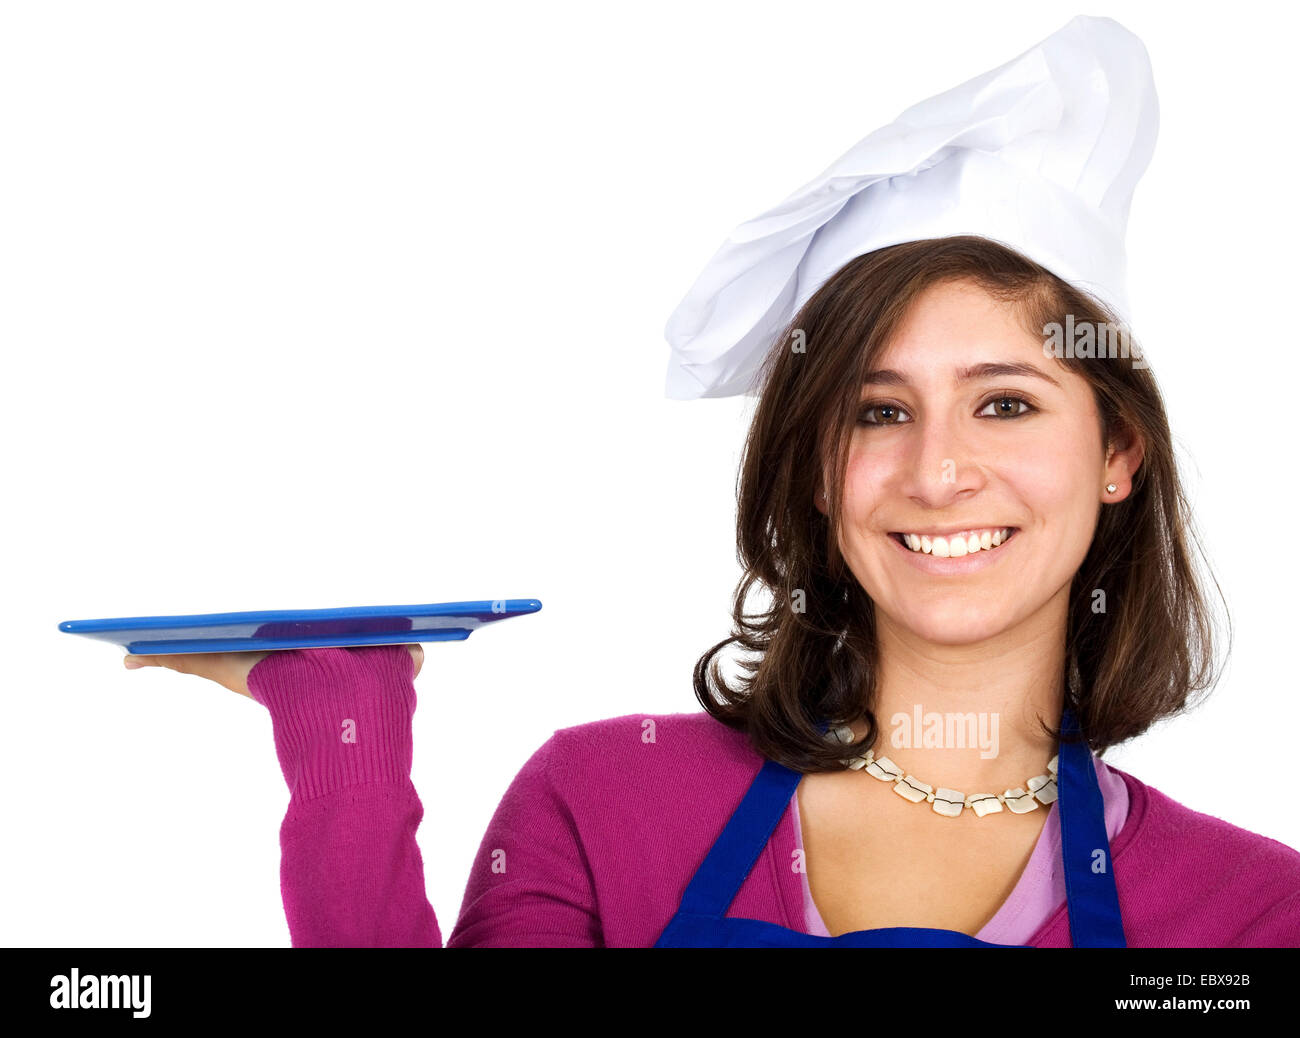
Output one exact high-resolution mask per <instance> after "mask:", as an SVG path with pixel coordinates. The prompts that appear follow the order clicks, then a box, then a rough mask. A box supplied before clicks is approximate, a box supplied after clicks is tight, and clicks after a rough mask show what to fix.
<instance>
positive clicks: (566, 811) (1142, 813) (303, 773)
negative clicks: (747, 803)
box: [248, 646, 1300, 948]
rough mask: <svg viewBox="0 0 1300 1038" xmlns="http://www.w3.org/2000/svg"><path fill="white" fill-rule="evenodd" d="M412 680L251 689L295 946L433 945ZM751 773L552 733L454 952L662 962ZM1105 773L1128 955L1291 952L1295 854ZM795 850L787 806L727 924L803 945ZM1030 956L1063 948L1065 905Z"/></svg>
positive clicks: (509, 816) (312, 678) (476, 871)
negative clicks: (658, 949) (1120, 790)
mask: <svg viewBox="0 0 1300 1038" xmlns="http://www.w3.org/2000/svg"><path fill="white" fill-rule="evenodd" d="M413 671H414V664H413V663H412V661H411V657H410V654H409V653H408V652H407V650H406V649H405V648H402V647H400V646H371V647H366V648H350V649H311V650H287V651H280V652H273V653H271V654H270V655H269V656H267V657H266V658H265V659H263V660H262V661H260V662H259V663H258V664H257V666H255V667H254V668H253V670H252V672H251V673H250V674H249V678H248V685H249V690H250V692H252V694H253V697H254V698H255V699H256V700H257V701H258V702H260V703H262V704H263V705H265V706H266V707H267V709H268V710H269V712H270V715H271V722H272V729H273V732H274V736H275V746H276V753H277V755H278V757H279V760H280V767H281V770H282V771H283V773H284V777H285V781H286V782H287V783H288V786H289V790H290V798H289V807H288V811H287V813H286V814H285V818H284V822H283V824H282V825H281V827H280V847H281V852H282V857H281V865H280V889H281V893H282V895H283V897H284V907H285V915H286V917H287V919H288V923H289V933H290V936H291V939H292V943H293V945H294V946H295V947H440V946H441V945H442V943H443V941H442V933H441V930H440V928H439V926H438V921H437V918H436V917H435V915H434V911H433V908H432V907H431V906H430V904H429V902H428V899H427V898H426V896H425V890H424V866H423V861H422V859H421V857H420V850H419V847H418V846H417V844H416V839H415V833H416V829H417V828H418V826H419V824H420V820H421V818H422V817H423V814H424V810H423V806H422V805H421V803H420V799H419V797H418V796H417V795H416V792H415V787H414V786H413V785H412V784H411V777H410V775H411V756H412V745H411V718H412V716H413V714H414V711H415V703H416V695H415V687H414V684H413V681H412V678H413ZM762 763H763V760H762V758H761V757H760V756H759V755H758V754H756V753H755V752H754V751H753V750H752V749H751V748H750V747H749V745H748V743H747V741H746V740H745V738H744V736H743V735H741V734H740V733H739V732H736V731H734V730H732V729H730V728H728V727H726V726H725V725H722V724H720V723H718V722H717V721H715V720H714V719H713V718H712V717H710V716H709V715H708V714H706V713H704V712H702V711H701V712H695V713H685V714H658V715H641V714H629V715H625V716H622V717H614V718H610V719H608V720H604V721H595V722H592V723H590V724H583V725H577V726H575V727H572V728H562V729H559V730H558V731H556V732H555V733H554V734H553V735H552V736H551V737H550V738H549V739H547V740H546V742H544V743H543V744H542V745H541V747H539V748H538V749H537V751H536V752H534V753H533V755H532V756H531V757H530V758H529V759H528V760H527V761H526V762H525V763H524V765H523V767H522V768H521V769H520V770H519V773H518V774H517V775H516V776H515V778H514V780H513V781H512V782H511V784H510V787H509V788H508V789H507V790H506V793H505V795H504V796H503V797H502V800H501V803H500V804H499V805H498V807H497V809H496V813H495V814H494V815H493V817H492V820H491V822H490V823H489V825H488V828H487V832H486V833H485V835H484V837H483V841H482V843H481V844H480V846H479V849H478V854H477V855H476V857H475V860H474V864H473V867H472V869H471V871H470V876H469V882H468V884H467V886H466V889H465V898H464V901H463V903H462V904H461V910H460V917H459V919H458V921H457V922H456V925H455V928H454V929H453V930H452V932H451V936H450V937H449V938H448V940H447V942H446V946H447V947H449V948H452V947H474V946H481V947H488V946H493V947H501V946H516V947H523V946H531V947H537V946H546V947H593V946H606V947H649V946H651V945H653V944H654V942H655V941H656V940H657V939H658V937H659V934H660V933H661V931H662V930H663V928H664V927H665V926H666V925H667V923H668V921H669V919H670V918H672V916H673V913H674V912H675V911H676V910H677V905H678V902H679V900H680V899H681V896H682V892H683V891H684V890H685V887H686V884H687V882H688V881H689V880H690V878H691V876H692V874H693V873H694V871H695V869H696V867H697V866H698V865H699V863H700V861H701V860H702V859H703V857H704V855H705V854H706V852H707V851H708V849H709V847H710V846H711V845H712V843H713V841H714V840H715V839H716V838H717V836H718V834H719V833H720V832H721V831H722V828H723V826H724V825H725V824H726V821H727V819H728V818H729V817H730V815H731V812H732V811H733V810H734V809H735V807H736V805H737V804H738V803H739V801H740V799H741V797H742V796H743V795H744V793H745V790H746V789H747V788H748V786H749V783H750V781H751V780H752V779H753V778H754V776H755V775H756V774H757V773H758V770H759V768H760V767H761V766H762ZM1110 770H1111V771H1112V772H1114V773H1115V774H1117V775H1119V776H1120V777H1121V778H1122V780H1123V782H1124V784H1125V786H1126V788H1127V793H1128V800H1129V811H1128V817H1127V820H1126V821H1125V823H1124V825H1123V827H1122V828H1121V829H1120V831H1119V833H1118V835H1116V836H1112V839H1111V852H1112V856H1113V861H1114V868H1115V881H1116V885H1117V887H1118V890H1119V899H1120V908H1121V911H1122V912H1123V917H1124V928H1125V932H1126V934H1127V938H1128V943H1129V946H1130V947H1177V946H1181V947H1188V946H1193V947H1300V853H1298V852H1297V851H1295V850H1293V849H1292V848H1290V847H1287V846H1286V845H1285V844H1282V843H1279V842H1277V841H1276V840H1271V839H1269V838H1267V837H1265V836H1260V835H1258V834H1256V833H1252V832H1248V831H1246V830H1244V829H1239V828H1237V827H1236V826H1233V825H1230V824H1228V823H1227V822H1224V821H1222V820H1221V819H1218V818H1214V817H1212V816H1210V815H1205V814H1201V813H1199V812H1196V811H1193V810H1191V809H1189V808H1187V807H1184V806H1183V805H1182V804H1179V803H1178V802H1176V801H1174V800H1171V799H1170V798H1169V797H1167V796H1165V795H1164V794H1163V793H1161V792H1159V791H1158V790H1156V789H1154V788H1152V787H1150V786H1147V785H1145V784H1143V783H1142V782H1140V781H1138V780H1137V779H1135V778H1134V777H1133V776H1132V775H1129V774H1127V773H1126V772H1123V771H1120V770H1119V769H1118V768H1111V769H1110ZM797 843H798V836H797V833H796V831H795V825H794V812H793V811H792V810H791V809H789V808H787V810H786V812H785V814H784V815H783V816H782V818H781V821H780V823H779V824H778V825H777V828H776V831H775V832H774V833H773V835H772V839H771V840H770V841H769V843H768V846H767V848H766V849H765V850H764V851H763V854H762V855H761V856H760V857H759V859H758V861H757V863H756V864H755V866H754V868H753V869H752V870H751V872H750V874H749V875H748V876H747V877H746V879H745V881H744V883H743V884H742V885H741V888H740V891H739V893H738V894H737V895H736V899H735V901H734V902H732V905H731V908H730V910H729V912H728V915H731V916H738V917H745V918H750V919H761V920H765V921H768V922H772V923H776V924H778V925H780V926H785V927H788V928H790V929H793V930H799V931H801V932H808V922H809V919H808V915H807V913H806V906H805V900H804V886H803V883H804V880H803V875H802V873H800V872H797V871H796V870H795V869H794V868H793V867H792V866H793V862H794V861H795V860H796V857H795V851H796V847H797ZM1041 846H1042V840H1041V839H1040V848H1041ZM1035 853H1036V854H1037V853H1038V851H1037V850H1036V851H1035ZM1024 943H1027V944H1032V945H1034V946H1037V947H1044V948H1047V947H1068V946H1069V944H1070V933H1069V920H1068V918H1067V914H1066V907H1065V902H1064V898H1063V897H1062V899H1061V901H1060V904H1059V905H1058V906H1057V907H1056V909H1055V911H1053V912H1052V913H1051V914H1050V916H1049V917H1048V918H1047V919H1046V921H1045V922H1043V923H1042V925H1041V926H1039V927H1038V929H1037V931H1036V932H1035V933H1034V934H1033V935H1032V937H1031V938H1030V939H1029V940H1027V941H1025V942H1024Z"/></svg>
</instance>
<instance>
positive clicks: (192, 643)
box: [59, 598, 542, 656]
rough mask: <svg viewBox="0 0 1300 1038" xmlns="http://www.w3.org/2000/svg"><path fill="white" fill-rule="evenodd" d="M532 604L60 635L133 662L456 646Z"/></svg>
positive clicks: (184, 619)
mask: <svg viewBox="0 0 1300 1038" xmlns="http://www.w3.org/2000/svg"><path fill="white" fill-rule="evenodd" d="M541 608H542V603H541V602H539V601H538V600H537V599H535V598H502V599H496V600H495V601H492V600H486V601H482V602H430V603H427V604H424V605H388V606H348V607H345V608H342V609H267V610H262V611H261V612H255V613H191V614H189V615H185V616H119V617H112V618H107V619H102V620H65V621H64V622H63V623H61V624H59V630H60V631H66V632H67V633H68V634H82V635H85V636H86V637H87V638H98V639H99V640H100V641H106V642H112V643H113V644H115V645H120V646H122V647H123V648H124V649H126V651H127V652H129V653H131V654H132V655H137V656H156V655H165V654H168V653H173V652H251V651H259V650H263V649H310V648H321V647H324V646H330V645H335V646H339V645H399V644H405V643H407V642H448V641H462V640H464V639H465V638H468V637H469V636H470V634H472V633H473V632H474V631H476V630H478V629H479V628H480V627H482V626H484V625H485V624H490V623H495V622H496V621H498V620H506V619H509V618H510V617H512V616H523V615H525V614H527V613H535V612H537V610H539V609H541Z"/></svg>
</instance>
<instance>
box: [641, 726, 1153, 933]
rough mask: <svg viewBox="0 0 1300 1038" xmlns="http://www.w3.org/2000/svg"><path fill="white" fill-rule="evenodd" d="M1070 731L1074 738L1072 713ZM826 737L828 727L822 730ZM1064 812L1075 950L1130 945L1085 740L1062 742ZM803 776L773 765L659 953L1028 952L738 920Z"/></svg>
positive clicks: (762, 772)
mask: <svg viewBox="0 0 1300 1038" xmlns="http://www.w3.org/2000/svg"><path fill="white" fill-rule="evenodd" d="M1061 720H1062V726H1063V731H1065V732H1066V733H1067V734H1068V733H1070V732H1077V731H1078V727H1077V722H1076V720H1075V717H1074V713H1073V711H1072V710H1070V708H1069V707H1068V706H1067V707H1066V708H1065V710H1064V712H1063V714H1062V718H1061ZM821 727H822V730H823V732H824V731H825V729H826V728H827V727H828V725H826V724H823V725H822V726H821ZM1056 767H1057V778H1056V783H1057V808H1058V810H1059V812H1060V819H1061V855H1062V859H1063V865H1064V868H1065V892H1066V902H1067V905H1068V908H1069V915H1070V939H1071V943H1072V945H1073V946H1074V947H1075V948H1124V947H1127V945H1126V944H1125V942H1124V926H1123V923H1122V921H1121V918H1120V911H1119V895H1118V894H1117V892H1116V890H1115V877H1114V871H1113V869H1112V867H1111V856H1110V840H1109V839H1108V838H1107V836H1106V817H1105V811H1104V804H1103V801H1102V797H1101V789H1100V788H1099V787H1098V785H1097V774H1096V771H1095V770H1094V767H1093V762H1092V753H1091V751H1090V750H1089V749H1088V747H1087V745H1086V744H1085V743H1083V742H1081V741H1080V742H1066V741H1065V740H1062V741H1061V744H1060V749H1059V752H1058V754H1057V765H1056ZM802 778H803V775H802V774H801V773H800V772H798V771H794V770H793V769H791V768H787V767H785V766H784V765H783V764H778V763H777V762H776V761H772V760H769V761H766V762H765V763H764V764H763V767H762V768H761V769H759V772H758V775H757V776H756V777H755V778H754V781H753V782H752V783H751V784H750V786H749V790H748V791H747V792H746V793H745V796H744V799H742V800H741V802H740V805H739V806H738V807H737V808H736V810H735V812H734V813H733V814H732V816H731V819H730V821H728V822H727V825H726V828H724V829H723V830H722V835H721V836H719V837H718V839H717V840H716V841H715V842H714V844H713V846H712V847H711V848H709V853H708V854H707V855H706V856H705V858H704V861H703V862H702V863H701V864H700V867H699V868H698V869H696V870H695V875H694V876H692V877H691V882H690V884H689V885H688V886H687V888H686V893H685V894H683V895H682V900H681V904H680V905H679V907H678V909H677V914H676V915H674V916H673V917H672V919H671V920H670V921H669V923H668V925H667V926H666V927H665V928H664V932H663V933H662V934H660V936H659V940H658V941H656V942H655V945H654V946H655V947H656V948H1029V947H1033V946H1032V945H1028V944H991V943H989V942H988V941H981V940H978V939H977V938H975V937H972V936H970V935H969V934H964V933H959V932H957V931H955V930H936V929H931V928H926V927H912V926H891V927H885V928H881V929H876V930H855V931H854V932H852V933H846V934H840V935H839V936H838V937H821V936H818V935H817V934H809V933H801V932H800V931H798V930H791V929H789V928H787V927H784V926H778V925H777V924H776V923H769V922H764V921H763V920H761V919H733V918H729V917H728V916H727V915H726V912H727V909H728V908H729V907H730V906H731V902H732V901H733V900H734V898H735V896H736V892H737V891H738V890H740V886H741V884H742V883H743V882H744V880H745V877H746V876H748V875H749V872H750V870H751V869H752V868H753V867H754V863H755V862H756V861H758V856H759V855H760V854H761V853H762V852H763V848H764V847H765V846H767V841H768V839H769V838H770V837H771V835H772V832H773V830H775V829H776V826H777V823H778V822H779V821H780V820H781V816H782V815H783V814H784V813H785V810H786V807H787V806H788V805H789V803H790V798H791V797H792V796H793V795H794V790H795V787H796V786H798V785H799V780H800V779H802Z"/></svg>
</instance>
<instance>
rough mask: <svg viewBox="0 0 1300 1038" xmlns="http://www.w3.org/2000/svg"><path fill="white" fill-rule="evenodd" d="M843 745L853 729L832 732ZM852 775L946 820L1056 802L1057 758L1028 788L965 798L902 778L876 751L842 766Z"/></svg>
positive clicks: (1017, 811) (845, 727) (1026, 809)
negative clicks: (886, 785) (890, 786)
mask: <svg viewBox="0 0 1300 1038" xmlns="http://www.w3.org/2000/svg"><path fill="white" fill-rule="evenodd" d="M831 732H832V733H833V734H834V736H835V738H836V739H837V740H839V741H840V742H842V743H851V742H853V729H852V728H850V727H849V726H848V725H846V724H841V725H836V726H835V727H834V728H832V729H831ZM842 763H843V764H844V765H845V766H846V767H848V768H851V769H853V770H854V771H865V772H866V773H867V774H868V775H871V776H872V777H874V778H878V779H880V780H881V781H882V782H892V783H894V792H895V793H897V794H898V795H899V796H901V797H902V798H903V799H904V800H910V801H912V803H914V804H919V803H921V802H923V801H925V802H928V803H930V804H933V805H934V810H935V812H936V813H938V814H941V815H943V816H944V817H945V818H956V817H957V816H958V815H960V814H961V813H962V810H963V809H964V808H970V809H971V810H972V811H974V812H975V815H976V817H977V818H983V817H984V816H985V815H991V814H995V813H997V812H998V811H1001V810H1002V805H1003V804H1005V805H1006V806H1007V809H1008V810H1009V811H1010V812H1011V813H1012V814H1017V815H1023V814H1028V813H1029V812H1030V811H1036V810H1038V805H1039V804H1044V805H1046V804H1050V803H1051V802H1052V801H1054V800H1055V799H1056V757H1053V758H1052V759H1051V760H1050V761H1048V762H1047V774H1046V775H1035V776H1033V778H1031V779H1029V780H1028V781H1026V782H1025V786H1026V787H1028V788H1022V787H1020V786H1017V787H1016V788H1015V789H1008V790H1006V791H1004V792H1002V793H972V794H971V795H970V796H967V795H966V794H964V793H959V792H958V791H957V790H955V789H947V788H946V787H944V786H940V787H939V788H938V789H935V788H934V787H933V786H931V785H929V784H927V783H925V782H922V781H921V780H920V779H918V778H916V777H915V776H914V775H910V774H909V775H905V774H903V769H902V768H900V767H899V766H898V765H897V764H895V763H894V762H893V761H892V760H890V759H889V758H888V757H877V756H876V751H875V750H867V752H866V753H863V754H860V755H859V756H857V757H849V758H846V759H845V760H843V762H842Z"/></svg>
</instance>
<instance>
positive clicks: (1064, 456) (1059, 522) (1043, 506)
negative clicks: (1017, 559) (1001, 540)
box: [1004, 440, 1102, 557]
mask: <svg viewBox="0 0 1300 1038" xmlns="http://www.w3.org/2000/svg"><path fill="white" fill-rule="evenodd" d="M1004 476H1005V478H1006V480H1007V482H1008V483H1009V484H1010V485H1011V486H1013V487H1015V489H1016V495H1017V496H1018V497H1019V498H1020V499H1021V501H1022V502H1023V503H1024V504H1025V505H1026V506H1027V507H1028V509H1029V510H1030V512H1031V513H1032V515H1033V517H1034V518H1035V519H1036V520H1037V521H1038V523H1039V524H1040V525H1041V527H1042V529H1043V530H1044V531H1045V532H1046V533H1047V534H1048V537H1047V540H1048V542H1049V544H1050V545H1051V546H1053V547H1056V548H1060V549H1061V550H1063V551H1065V552H1066V554H1067V555H1068V556H1070V557H1073V556H1074V555H1078V554H1080V552H1081V551H1085V550H1086V548H1087V545H1088V542H1089V541H1090V540H1091V538H1092V531H1093V527H1094V526H1095V524H1096V520H1097V503H1098V500H1099V497H1098V495H1099V492H1100V490H1101V483H1100V480H1101V478H1102V477H1101V455H1100V453H1094V452H1093V451H1091V450H1085V449H1070V448H1069V447H1068V446H1064V447H1063V446H1062V445H1061V441H1059V440H1058V441H1054V442H1053V443H1052V444H1047V443H1043V444H1035V445H1027V448H1026V450H1025V451H1024V452H1023V453H1022V454H1021V455H1020V456H1018V457H1017V458H1016V461H1015V464H1014V466H1012V467H1011V468H1010V469H1008V470H1007V471H1006V472H1005V473H1004Z"/></svg>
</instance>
